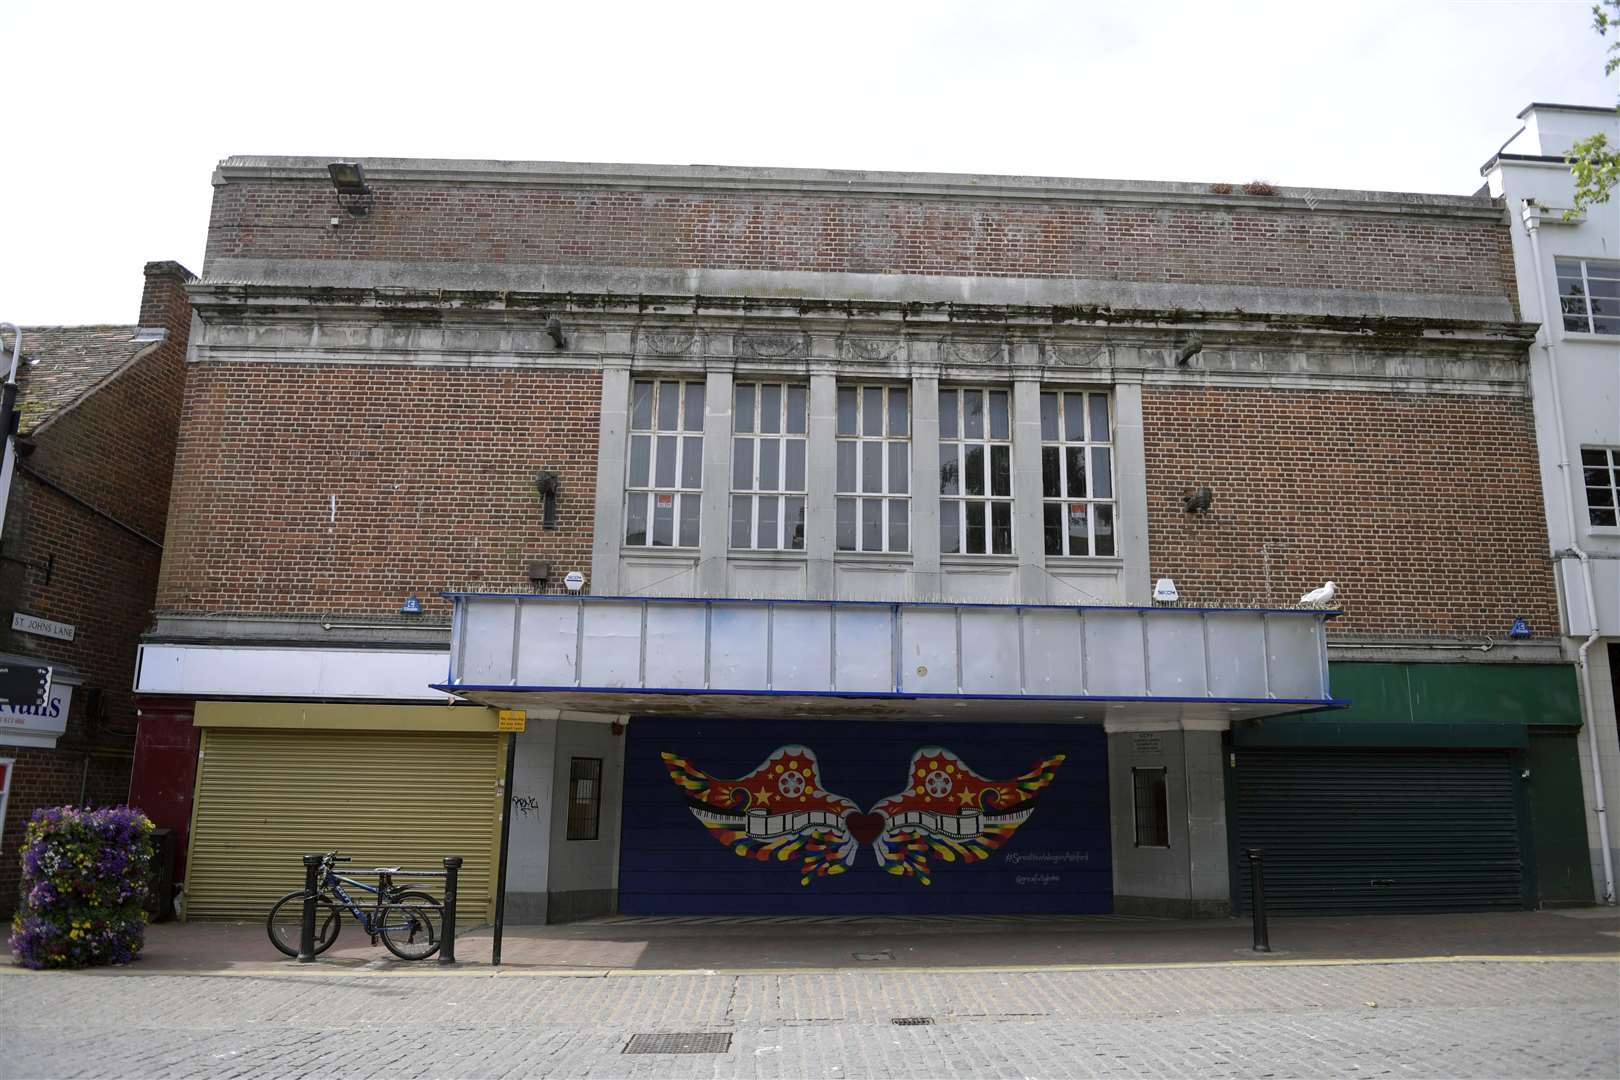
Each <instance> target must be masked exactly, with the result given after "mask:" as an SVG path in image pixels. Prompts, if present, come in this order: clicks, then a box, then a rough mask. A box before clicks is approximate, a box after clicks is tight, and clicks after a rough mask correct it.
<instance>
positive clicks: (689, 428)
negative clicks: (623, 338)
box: [620, 377, 708, 551]
mask: <svg viewBox="0 0 1620 1080" xmlns="http://www.w3.org/2000/svg"><path fill="white" fill-rule="evenodd" d="M641 386H650V387H651V391H650V394H651V397H650V399H649V407H648V414H647V426H645V427H638V426H637V418H636V393H637V388H638V387H641ZM665 386H674V387H676V391H675V394H676V403H677V404H676V414H675V427H674V428H672V429H671V428H666V429H660V428H659V427H658V422H659V418H658V402H659V398H660V395H662V393H663V387H665ZM690 387H697V388H698V389H699V390H700V391H701V395H700V396H701V399H702V400H701V402H700V404H699V408H698V415H697V416H696V417H692V416H690V415H688V414H689V411H690V410H689V405H690V396H691V395H690V393H689V388H690ZM707 401H708V388H707V386H706V385H705V381H704V380H703V379H702V378H696V379H683V378H657V377H652V378H641V379H634V380H632V381H631V383H630V408H629V423H628V424H627V425H626V426H627V427H628V428H629V432H628V433H627V436H626V438H627V439H628V445H627V446H626V451H627V452H626V454H625V462H624V470H625V508H624V528H623V529H622V530H621V536H620V542H621V543H622V544H623V546H624V547H625V548H627V549H632V550H637V551H641V550H649V549H654V548H657V549H683V550H692V549H694V548H696V547H698V546H699V544H700V542H701V540H702V535H703V509H702V504H703V412H704V405H705V404H706V403H707ZM665 438H672V439H673V440H674V452H675V466H674V470H673V474H672V475H673V477H674V483H673V484H660V483H659V482H658V465H659V461H660V455H661V454H662V453H664V450H663V449H662V448H661V447H660V440H661V439H665ZM637 439H646V440H647V475H646V478H645V482H644V483H637V482H636V480H637V477H636V476H635V475H634V473H635V465H636V440H637ZM693 454H696V455H697V463H696V464H697V483H696V484H695V485H692V484H685V483H682V479H683V477H684V476H685V474H687V473H688V472H690V471H691V469H690V466H691V455H693ZM666 498H667V499H668V500H669V506H670V513H671V515H672V517H671V528H670V539H671V541H672V542H671V543H669V544H659V543H656V542H655V540H654V537H655V535H656V519H655V515H656V513H657V511H658V508H659V507H660V506H661V505H662V500H663V499H666ZM638 501H639V502H640V504H641V507H642V513H643V515H644V516H643V518H642V520H643V522H644V525H645V531H644V532H643V533H642V542H641V543H635V542H633V541H631V539H630V526H631V523H632V522H633V521H634V514H633V509H634V507H635V505H636V503H637V502H638ZM688 506H691V507H693V508H694V511H693V512H692V513H691V517H692V521H693V535H692V536H691V537H690V540H691V543H687V544H683V543H681V540H682V536H681V521H682V516H683V514H684V513H686V512H687V507H688Z"/></svg>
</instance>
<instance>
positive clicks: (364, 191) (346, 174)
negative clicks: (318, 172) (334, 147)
mask: <svg viewBox="0 0 1620 1080" xmlns="http://www.w3.org/2000/svg"><path fill="white" fill-rule="evenodd" d="M326 171H327V172H328V173H330V174H331V175H332V186H333V187H335V188H337V193H338V194H339V195H369V194H371V189H370V188H368V187H366V170H365V169H363V168H361V166H360V163H359V162H358V161H334V162H332V163H331V164H330V165H328V166H327V167H326Z"/></svg>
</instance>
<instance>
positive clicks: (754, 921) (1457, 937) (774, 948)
mask: <svg viewBox="0 0 1620 1080" xmlns="http://www.w3.org/2000/svg"><path fill="white" fill-rule="evenodd" d="M1251 942H1252V936H1251V927H1250V923H1249V922H1248V921H1247V920H1242V919H1200V920H1171V919H1147V918H1131V917H1120V916H1084V917H1073V918H1063V917H1027V918H1016V917H1008V918H1000V917H990V916H986V917H982V918H964V917H955V916H953V917H937V918H877V917H872V918H865V917H845V918H824V919H791V918H628V917H623V918H620V917H615V918H605V919H597V920H591V921H587V922H580V923H570V924H565V925H559V926H520V927H508V928H507V929H506V932H505V935H504V939H503V943H502V970H503V971H510V972H514V973H515V972H525V971H527V972H533V973H539V972H553V973H558V974H580V975H597V974H605V973H610V972H611V973H615V974H630V973H649V972H681V971H686V972H770V971H839V970H850V971H873V970H956V969H975V968H985V969H1029V970H1035V969H1041V968H1064V967H1069V968H1075V967H1106V966H1120V965H1123V966H1130V965H1143V966H1156V965H1170V964H1225V963H1235V962H1259V961H1263V962H1267V963H1272V964H1278V963H1293V962H1335V961H1345V960H1388V959H1414V958H1415V959H1422V958H1437V957H1495V958H1528V959H1533V958H1538V957H1540V958H1548V957H1569V956H1577V957H1596V958H1604V957H1608V958H1616V957H1620V910H1617V909H1615V908H1586V909H1581V910H1578V911H1567V912H1554V911H1540V912H1502V913H1485V914H1477V913H1476V914H1447V915H1401V916H1356V917H1310V918H1276V919H1272V920H1271V943H1272V946H1273V950H1274V951H1273V952H1271V953H1269V954H1261V953H1255V952H1254V951H1252V949H1251ZM491 947H492V928H491V927H488V926H475V927H470V928H467V929H464V930H463V931H462V933H461V935H460V936H459V937H458V941H457V947H456V953H457V958H458V960H459V961H460V963H459V964H457V965H456V966H455V967H454V968H447V967H445V966H443V965H440V964H439V963H438V962H437V961H436V960H428V961H425V962H421V963H415V964H411V963H406V962H404V961H400V960H396V959H395V958H394V957H393V956H392V955H390V954H389V953H388V952H387V951H386V950H385V949H383V948H382V946H381V945H377V946H372V945H371V944H370V942H369V940H368V939H367V937H366V935H364V934H362V933H361V932H360V931H359V929H358V928H357V927H356V926H355V925H354V924H353V923H352V922H349V921H347V920H345V925H344V928H343V930H342V931H341V933H340V934H339V937H338V942H337V944H336V945H335V946H334V947H333V948H332V949H331V950H329V951H328V952H327V953H326V954H324V955H323V956H321V958H320V959H319V960H318V961H317V962H316V963H314V964H299V963H297V962H296V961H294V960H289V959H287V958H285V957H283V956H282V955H281V954H280V953H278V952H276V951H275V950H274V949H273V948H272V947H271V945H270V943H269V941H268V939H267V938H266V936H265V933H264V928H263V926H262V924H259V923H257V922H253V923H247V922H242V923H220V922H208V923H204V922H191V923H160V924H157V925H155V926H152V927H150V928H148V936H147V944H146V948H145V950H144V951H143V953H142V954H141V957H140V958H139V960H137V962H136V963H135V964H133V965H130V967H129V968H128V969H126V970H128V971H131V972H142V973H147V974H158V973H166V972H167V973H183V974H204V973H213V974H267V973H274V972H280V973H313V972H316V971H319V972H323V973H380V972H389V973H397V974H427V973H429V972H432V973H435V974H443V973H445V972H446V971H465V972H478V971H486V972H487V970H488V969H489V961H490V956H491ZM0 970H4V969H0ZM12 970H16V969H12Z"/></svg>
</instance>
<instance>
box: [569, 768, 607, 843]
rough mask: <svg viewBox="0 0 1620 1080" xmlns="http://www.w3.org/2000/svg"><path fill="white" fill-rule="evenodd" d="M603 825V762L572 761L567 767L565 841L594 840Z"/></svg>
mask: <svg viewBox="0 0 1620 1080" xmlns="http://www.w3.org/2000/svg"><path fill="white" fill-rule="evenodd" d="M601 823H602V759H601V758H593V757H577V758H574V759H573V761H572V763H570V765H569V767H568V839H570V840H595V839H596V833H597V829H598V828H600V827H601Z"/></svg>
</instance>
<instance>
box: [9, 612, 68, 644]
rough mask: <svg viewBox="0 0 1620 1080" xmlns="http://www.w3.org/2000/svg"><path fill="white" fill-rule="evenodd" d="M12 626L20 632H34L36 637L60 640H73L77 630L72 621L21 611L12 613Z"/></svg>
mask: <svg viewBox="0 0 1620 1080" xmlns="http://www.w3.org/2000/svg"><path fill="white" fill-rule="evenodd" d="M11 628H12V629H13V630H16V631H17V632H18V633H22V634H33V635H34V636H35V637H48V638H56V639H57V640H58V641H72V640H73V635H74V633H75V632H76V628H75V627H74V625H73V624H72V623H65V622H56V621H55V620H53V619H42V618H40V617H39V616H38V615H28V614H25V613H24V612H21V611H17V612H13V613H12V616H11Z"/></svg>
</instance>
